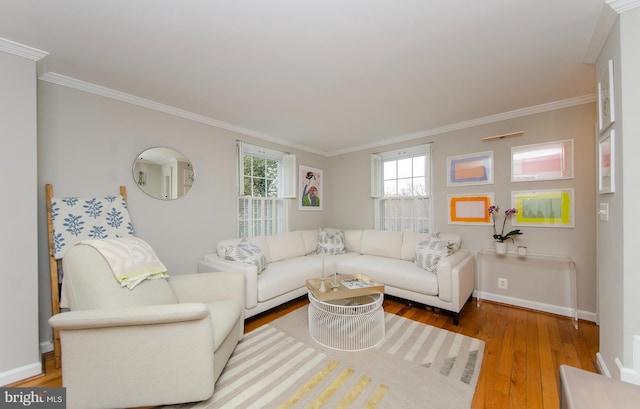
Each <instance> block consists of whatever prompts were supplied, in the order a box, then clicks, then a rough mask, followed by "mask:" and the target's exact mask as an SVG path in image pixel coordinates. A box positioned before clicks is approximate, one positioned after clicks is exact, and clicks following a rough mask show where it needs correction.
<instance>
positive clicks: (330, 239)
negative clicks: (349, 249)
mask: <svg viewBox="0 0 640 409" xmlns="http://www.w3.org/2000/svg"><path fill="white" fill-rule="evenodd" d="M344 252H345V250H344V233H343V232H342V231H338V232H336V233H335V234H329V233H327V232H326V231H323V230H320V232H319V233H318V249H317V250H316V253H317V254H343V253H344Z"/></svg>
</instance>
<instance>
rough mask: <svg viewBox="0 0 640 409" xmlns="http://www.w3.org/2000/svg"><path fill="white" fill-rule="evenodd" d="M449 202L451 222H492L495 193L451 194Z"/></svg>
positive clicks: (486, 223)
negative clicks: (490, 207)
mask: <svg viewBox="0 0 640 409" xmlns="http://www.w3.org/2000/svg"><path fill="white" fill-rule="evenodd" d="M448 202H449V206H448V209H449V210H448V213H449V224H480V225H490V224H491V216H490V215H489V206H491V205H492V204H493V193H475V194H456V195H449V196H448Z"/></svg>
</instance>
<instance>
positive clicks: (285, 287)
mask: <svg viewBox="0 0 640 409" xmlns="http://www.w3.org/2000/svg"><path fill="white" fill-rule="evenodd" d="M321 274H322V257H315V256H303V257H294V258H290V259H286V260H280V261H274V262H273V263H269V265H268V266H267V268H266V269H265V270H264V272H263V273H262V274H261V275H260V279H259V280H258V302H264V301H269V300H270V299H272V298H275V297H278V296H281V295H282V294H286V293H288V292H290V291H294V290H297V289H299V288H302V287H304V286H305V285H306V283H307V279H308V278H314V277H320V276H321Z"/></svg>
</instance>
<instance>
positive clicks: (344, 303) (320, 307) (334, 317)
mask: <svg viewBox="0 0 640 409" xmlns="http://www.w3.org/2000/svg"><path fill="white" fill-rule="evenodd" d="M383 299H384V294H382V293H376V294H369V295H358V296H353V297H347V298H341V299H337V300H327V301H320V300H318V299H317V298H316V297H315V296H314V295H313V293H312V292H311V291H309V301H310V304H309V334H311V337H312V338H313V339H314V340H315V341H316V342H318V343H319V344H322V345H324V346H326V347H329V348H333V349H337V350H340V351H362V350H364V349H369V348H372V347H374V346H376V345H377V344H378V343H379V342H380V341H382V340H383V339H384V310H383V308H382V301H383Z"/></svg>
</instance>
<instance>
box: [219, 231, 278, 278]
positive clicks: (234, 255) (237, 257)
mask: <svg viewBox="0 0 640 409" xmlns="http://www.w3.org/2000/svg"><path fill="white" fill-rule="evenodd" d="M224 258H225V259H226V260H232V261H239V262H241V263H246V264H255V266H256V267H257V268H258V274H260V273H261V272H262V270H264V268H265V267H266V265H267V260H266V258H265V256H264V254H262V250H260V247H258V246H256V245H254V244H251V243H250V242H249V240H247V238H246V237H243V238H242V240H240V242H239V243H238V244H234V245H230V246H227V247H225V249H224Z"/></svg>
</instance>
